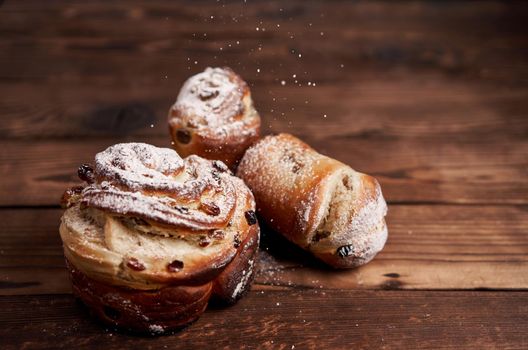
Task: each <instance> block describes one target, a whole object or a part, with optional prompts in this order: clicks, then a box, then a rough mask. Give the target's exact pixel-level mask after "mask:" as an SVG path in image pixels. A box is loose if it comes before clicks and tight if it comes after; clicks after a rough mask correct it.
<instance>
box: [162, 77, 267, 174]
mask: <svg viewBox="0 0 528 350" xmlns="http://www.w3.org/2000/svg"><path fill="white" fill-rule="evenodd" d="M168 122H169V131H170V134H171V136H172V139H173V144H174V148H175V149H176V150H177V151H178V153H179V154H180V155H182V156H188V155H190V154H197V155H199V156H201V157H204V158H207V159H212V160H221V161H223V162H224V163H225V164H227V165H228V166H229V167H230V168H231V169H234V168H235V167H236V165H237V164H238V161H239V160H240V158H242V156H243V154H244V152H245V150H246V149H247V148H248V147H249V146H251V145H252V144H253V143H254V142H255V141H256V140H258V138H259V133H260V117H259V115H258V113H257V111H256V110H255V108H254V106H253V101H252V99H251V92H250V90H249V88H248V86H247V84H246V83H245V82H244V81H243V80H242V79H241V78H240V76H238V75H237V74H236V73H235V72H233V71H232V70H231V69H230V68H227V67H224V68H207V69H206V70H205V71H204V72H202V73H199V74H197V75H194V76H192V77H191V78H189V79H188V80H187V81H186V82H185V84H184V85H183V87H182V89H181V91H180V93H179V95H178V99H177V101H176V102H175V104H174V105H173V106H172V107H171V109H170V111H169V117H168Z"/></svg>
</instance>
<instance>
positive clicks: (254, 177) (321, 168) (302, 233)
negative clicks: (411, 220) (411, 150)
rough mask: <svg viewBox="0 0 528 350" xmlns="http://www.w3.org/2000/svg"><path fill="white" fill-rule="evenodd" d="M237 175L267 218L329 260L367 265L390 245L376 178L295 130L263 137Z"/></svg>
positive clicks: (345, 264) (337, 264)
mask: <svg viewBox="0 0 528 350" xmlns="http://www.w3.org/2000/svg"><path fill="white" fill-rule="evenodd" d="M237 175H238V176H239V177H240V178H242V179H243V180H244V181H245V183H246V184H247V185H248V187H249V188H250V189H251V190H252V191H253V194H254V196H255V200H256V202H257V208H258V213H259V214H260V216H261V217H262V218H263V219H264V220H265V222H266V224H268V225H269V226H270V227H271V228H273V229H275V230H276V231H278V232H279V233H281V234H282V235H284V236H285V237H286V238H288V239H289V240H290V241H292V242H293V243H295V244H297V245H299V246H300V247H302V248H304V249H306V250H307V251H309V252H311V253H312V254H313V255H315V256H316V257H318V258H319V259H321V260H323V261H324V262H326V263H327V264H329V265H332V266H334V267H338V268H346V267H355V266H359V265H363V264H365V263H367V262H369V261H370V260H371V259H372V258H374V256H375V255H376V254H377V253H378V252H379V251H380V250H381V249H383V246H384V245H385V241H386V240H387V226H386V224H385V219H384V217H385V215H386V212H387V205H386V203H385V200H384V199H383V195H382V193H381V188H380V186H379V184H378V182H377V181H376V179H374V178H373V177H371V176H369V175H365V174H362V173H359V172H357V171H355V170H353V169H352V168H350V167H349V166H347V165H345V164H343V163H341V162H339V161H337V160H335V159H332V158H329V157H326V156H324V155H321V154H319V153H317V152H316V151H315V150H313V149H312V148H311V147H310V146H308V145H307V144H305V143H304V142H302V141H301V140H299V139H297V138H296V137H294V136H292V135H289V134H279V135H276V136H267V137H265V138H263V139H262V140H260V141H259V142H257V143H256V144H255V145H254V146H252V147H251V148H249V149H248V150H247V152H246V154H245V155H244V157H243V158H242V160H241V162H240V165H239V167H238V170H237Z"/></svg>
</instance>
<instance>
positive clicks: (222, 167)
mask: <svg viewBox="0 0 528 350" xmlns="http://www.w3.org/2000/svg"><path fill="white" fill-rule="evenodd" d="M213 167H214V168H215V169H216V170H218V171H221V172H223V173H225V172H226V171H228V170H229V168H228V167H227V165H225V164H224V163H223V162H221V161H219V160H213Z"/></svg>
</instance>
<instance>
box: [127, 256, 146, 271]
mask: <svg viewBox="0 0 528 350" xmlns="http://www.w3.org/2000/svg"><path fill="white" fill-rule="evenodd" d="M126 264H127V266H128V267H130V268H131V269H132V270H134V271H143V270H145V269H146V267H145V265H143V263H142V262H140V261H139V260H138V259H136V258H130V259H128V261H127V263H126Z"/></svg>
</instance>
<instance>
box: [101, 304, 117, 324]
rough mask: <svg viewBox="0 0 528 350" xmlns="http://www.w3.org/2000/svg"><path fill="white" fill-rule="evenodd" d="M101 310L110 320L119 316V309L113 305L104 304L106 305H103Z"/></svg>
mask: <svg viewBox="0 0 528 350" xmlns="http://www.w3.org/2000/svg"><path fill="white" fill-rule="evenodd" d="M103 312H104V314H105V315H106V316H107V317H108V318H109V319H111V320H117V319H118V318H119V316H120V313H119V311H117V310H116V309H114V308H113V307H110V306H106V305H105V306H104V307H103Z"/></svg>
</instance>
